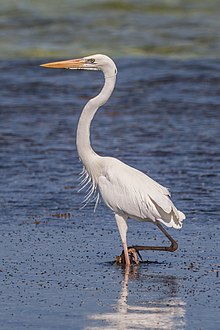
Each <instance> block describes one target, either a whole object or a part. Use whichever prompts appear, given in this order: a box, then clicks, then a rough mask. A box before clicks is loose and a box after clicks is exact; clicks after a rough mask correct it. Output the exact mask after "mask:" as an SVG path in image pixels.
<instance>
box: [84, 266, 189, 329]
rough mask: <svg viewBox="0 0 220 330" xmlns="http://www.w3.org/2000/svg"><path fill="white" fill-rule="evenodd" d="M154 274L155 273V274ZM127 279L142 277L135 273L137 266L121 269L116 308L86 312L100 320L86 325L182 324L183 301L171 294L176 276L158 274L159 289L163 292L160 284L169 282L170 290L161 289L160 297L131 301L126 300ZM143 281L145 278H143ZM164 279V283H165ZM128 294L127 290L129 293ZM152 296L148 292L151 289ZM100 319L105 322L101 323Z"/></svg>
mask: <svg viewBox="0 0 220 330" xmlns="http://www.w3.org/2000/svg"><path fill="white" fill-rule="evenodd" d="M157 276H158V275H157ZM129 279H130V280H133V279H134V280H138V281H143V278H141V277H140V276H139V274H138V267H133V268H132V269H126V270H125V277H124V281H123V282H122V287H121V292H120V295H119V299H118V303H117V309H116V311H115V312H113V313H106V314H94V315H90V316H89V319H90V320H93V321H98V322H99V321H101V323H102V324H101V325H100V327H99V326H98V325H95V326H89V327H87V329H106V330H107V329H183V328H184V326H185V302H184V301H182V300H181V299H179V298H177V297H173V293H174V292H176V286H177V284H176V278H175V277H172V281H170V279H171V277H170V276H161V281H160V289H161V291H162V292H163V285H166V284H167V283H169V284H170V282H172V284H171V285H170V292H169V293H167V292H166V293H164V297H162V298H160V299H154V300H149V301H148V302H146V301H144V302H143V300H142V303H140V302H139V303H136V304H135V305H134V304H133V305H131V304H128V299H129V286H128V284H129ZM144 280H145V281H147V280H148V279H147V278H144ZM166 282H167V283H166ZM130 294H131V293H130ZM151 296H152V292H151ZM103 322H105V326H104V327H103Z"/></svg>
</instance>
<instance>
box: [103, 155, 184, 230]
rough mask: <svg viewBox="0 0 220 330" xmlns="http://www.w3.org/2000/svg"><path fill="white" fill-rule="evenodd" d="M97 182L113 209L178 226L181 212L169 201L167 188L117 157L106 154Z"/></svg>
mask: <svg viewBox="0 0 220 330" xmlns="http://www.w3.org/2000/svg"><path fill="white" fill-rule="evenodd" d="M98 186H99V190H100V193H101V195H102V197H103V199H104V201H105V203H106V204H107V205H108V206H109V207H110V208H111V209H112V210H113V211H114V212H115V213H122V214H126V215H128V216H129V217H131V218H136V219H139V220H152V221H155V220H159V221H161V222H162V223H164V224H165V225H166V226H168V227H174V228H181V226H182V224H181V222H182V220H183V219H184V218H185V215H184V214H183V213H182V212H180V211H178V210H177V209H176V207H175V206H174V204H173V203H172V201H171V199H170V193H169V191H168V189H167V188H166V187H163V186H162V185H160V184H159V183H157V182H156V181H154V180H153V179H151V178H150V177H149V176H147V175H145V174H144V173H142V172H140V171H138V170H136V169H134V168H132V167H130V166H128V165H126V164H124V163H122V162H121V161H119V160H118V159H115V158H110V157H106V164H105V168H104V171H103V173H102V175H101V176H100V177H99V182H98Z"/></svg>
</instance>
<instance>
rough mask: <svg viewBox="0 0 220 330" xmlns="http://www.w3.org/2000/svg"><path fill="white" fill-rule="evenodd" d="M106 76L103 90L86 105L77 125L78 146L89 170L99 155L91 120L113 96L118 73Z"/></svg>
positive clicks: (80, 156) (79, 153)
mask: <svg viewBox="0 0 220 330" xmlns="http://www.w3.org/2000/svg"><path fill="white" fill-rule="evenodd" d="M104 76H105V83H104V86H103V88H102V90H101V92H100V93H99V94H98V95H97V96H96V97H94V98H93V99H91V100H89V102H88V103H87V104H86V105H85V107H84V109H83V111H82V113H81V116H80V119H79V123H78V127H77V136H76V146H77V151H78V155H79V158H80V159H81V160H82V162H83V164H84V165H85V167H86V169H87V170H88V171H89V172H90V164H91V162H93V160H94V158H95V157H97V154H96V153H95V151H94V150H93V149H92V146H91V142H90V126H91V122H92V119H93V117H94V115H95V113H96V111H97V110H98V109H99V107H100V106H102V105H103V104H105V103H106V102H107V100H108V99H109V97H110V96H111V94H112V92H113V89H114V86H115V82H116V75H112V76H110V77H107V74H105V73H104Z"/></svg>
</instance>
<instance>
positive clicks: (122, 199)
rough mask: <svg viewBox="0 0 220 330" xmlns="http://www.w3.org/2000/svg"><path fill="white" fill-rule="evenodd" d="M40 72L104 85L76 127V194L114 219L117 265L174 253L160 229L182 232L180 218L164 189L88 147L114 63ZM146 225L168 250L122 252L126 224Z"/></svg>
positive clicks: (88, 62) (70, 63)
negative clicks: (143, 254) (84, 76)
mask: <svg viewBox="0 0 220 330" xmlns="http://www.w3.org/2000/svg"><path fill="white" fill-rule="evenodd" d="M42 66H44V67H51V68H66V69H84V70H101V71H102V72H103V73H104V77H105V83H104V86H103V88H102V90H101V92H100V93H99V94H98V95H97V96H96V97H94V98H93V99H91V100H89V102H88V103H87V104H86V106H85V107H84V109H83V111H82V114H81V116H80V119H79V123H78V127H77V137H76V145H77V150H78V154H79V157H80V159H81V161H82V162H83V164H84V168H83V171H82V183H81V188H80V190H81V189H83V188H86V189H87V194H86V197H85V199H84V202H83V203H84V206H85V205H86V204H87V203H88V201H89V200H90V199H91V198H93V199H95V200H96V205H97V203H98V199H99V193H98V194H97V191H99V192H100V194H101V196H102V198H103V200H104V202H105V203H106V205H107V206H108V207H109V208H110V209H111V210H112V211H113V213H114V214H115V219H116V222H117V225H118V229H119V232H120V236H121V239H122V243H123V248H124V251H123V254H122V256H121V257H120V258H119V259H118V261H119V262H121V263H123V262H125V263H126V265H127V266H129V265H130V263H131V261H133V260H134V261H135V262H136V263H138V259H137V255H136V252H138V250H149V249H151V250H152V249H154V250H161V251H175V250H176V249H177V243H176V242H175V241H174V239H173V238H172V237H171V236H170V235H169V234H168V233H167V232H166V231H165V229H164V228H163V227H162V226H161V223H162V224H164V225H166V226H167V227H173V228H177V229H179V228H181V227H182V221H183V220H184V219H185V215H184V214H183V213H182V212H181V211H179V210H177V208H176V207H175V206H174V204H173V202H172V201H171V199H170V194H169V191H168V189H167V188H165V187H163V186H161V185H160V184H159V183H157V182H156V181H154V180H153V179H151V178H150V177H149V176H147V175H145V174H144V173H142V172H140V171H138V170H136V169H135V168H132V167H130V166H128V165H126V164H124V163H123V162H121V161H120V160H118V159H116V158H112V157H101V156H99V155H98V154H97V153H96V152H95V151H94V150H93V149H92V146H91V143H90V126H91V122H92V119H93V117H94V115H95V113H96V112H97V110H98V109H99V107H100V106H102V105H103V104H105V103H106V101H107V100H108V99H109V97H110V96H111V94H112V91H113V90H114V86H115V82H116V74H117V68H116V66H115V63H114V62H113V61H112V59H111V58H109V57H108V56H106V55H100V54H97V55H92V56H87V57H84V58H81V59H76V60H67V61H60V62H53V63H47V64H43V65H42ZM128 218H132V219H135V220H138V221H150V222H153V223H154V224H156V225H157V226H158V228H159V229H160V230H161V231H162V232H163V233H164V234H165V236H166V237H167V238H168V239H169V240H170V241H171V246H170V247H158V246H156V247H148V246H147V247H145V246H137V247H134V248H130V249H129V248H128V246H127V239H126V234H127V229H128V225H127V220H128Z"/></svg>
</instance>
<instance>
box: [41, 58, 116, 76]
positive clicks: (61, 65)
mask: <svg viewBox="0 0 220 330" xmlns="http://www.w3.org/2000/svg"><path fill="white" fill-rule="evenodd" d="M41 66H43V67H45V68H57V69H72V70H74V69H78V70H80V69H81V70H101V71H103V72H104V73H108V74H112V75H113V74H116V73H117V68H116V65H115V63H114V62H113V60H112V59H111V58H110V57H108V56H106V55H102V54H95V55H91V56H86V57H82V58H78V59H71V60H65V61H59V62H50V63H45V64H41Z"/></svg>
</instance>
